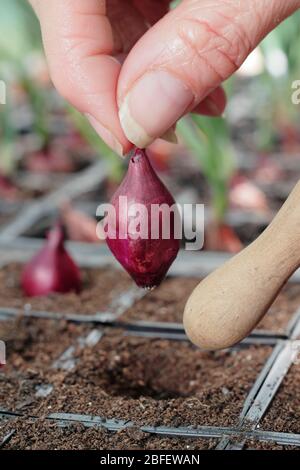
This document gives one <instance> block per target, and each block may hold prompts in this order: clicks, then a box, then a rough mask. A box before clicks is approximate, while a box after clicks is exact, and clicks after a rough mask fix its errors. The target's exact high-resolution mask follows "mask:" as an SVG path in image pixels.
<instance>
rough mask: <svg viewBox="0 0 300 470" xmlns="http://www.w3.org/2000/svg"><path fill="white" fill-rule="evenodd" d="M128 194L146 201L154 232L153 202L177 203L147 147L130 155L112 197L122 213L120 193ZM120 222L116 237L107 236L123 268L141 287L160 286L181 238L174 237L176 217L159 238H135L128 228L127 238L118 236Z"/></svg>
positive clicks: (137, 200) (132, 200) (133, 199)
mask: <svg viewBox="0 0 300 470" xmlns="http://www.w3.org/2000/svg"><path fill="white" fill-rule="evenodd" d="M120 196H127V200H128V206H130V204H131V203H139V204H143V205H145V206H146V207H147V209H148V214H149V216H148V220H147V223H148V229H149V233H151V217H150V214H151V211H150V208H151V204H167V205H169V206H172V205H173V204H175V201H174V199H173V196H172V195H171V194H170V193H169V191H168V190H167V188H166V187H165V186H164V185H163V183H162V182H161V181H160V179H159V178H158V176H157V174H156V173H155V171H154V169H153V168H152V166H151V164H150V162H149V160H148V157H147V155H146V153H145V151H144V150H140V149H136V150H135V152H134V155H133V156H132V157H131V159H130V162H129V167H128V172H127V174H126V176H125V178H124V180H123V182H122V183H121V185H120V187H119V188H118V190H117V191H116V193H115V194H114V196H113V197H112V200H111V204H113V205H114V206H115V208H116V213H117V214H118V213H119V197H120ZM119 223H120V221H119V220H117V224H116V234H117V237H116V239H113V238H110V237H109V236H108V237H107V244H108V246H109V248H110V250H111V252H112V253H113V255H114V256H115V257H116V259H117V260H118V261H119V263H120V264H121V265H122V266H123V267H124V269H125V270H126V271H127V272H128V273H129V274H130V276H131V277H132V278H133V279H134V281H135V283H136V284H137V285H138V286H139V287H143V288H147V289H151V288H154V287H157V286H158V285H159V284H160V283H161V282H162V280H163V279H164V277H165V276H166V274H167V272H168V270H169V268H170V266H171V264H172V263H173V261H174V260H175V258H176V256H177V254H178V251H179V247H180V242H179V240H178V239H175V237H174V220H173V221H171V230H170V232H171V237H170V239H169V240H165V239H163V238H162V237H161V238H159V239H156V240H151V239H147V240H144V239H140V238H139V239H137V240H135V239H133V238H132V237H131V236H130V235H129V234H128V232H127V238H126V239H124V240H123V239H119V236H118V235H119Z"/></svg>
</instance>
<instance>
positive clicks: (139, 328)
mask: <svg viewBox="0 0 300 470" xmlns="http://www.w3.org/2000/svg"><path fill="white" fill-rule="evenodd" d="M105 177H106V169H105V167H104V166H103V163H102V162H100V163H97V164H95V165H92V166H91V167H89V168H88V169H87V170H84V171H82V172H80V174H79V175H77V176H76V177H75V178H73V179H71V180H70V182H68V183H67V184H66V185H65V186H64V187H60V188H59V189H57V190H55V191H54V192H53V193H51V194H49V195H47V196H45V197H43V198H41V199H40V200H39V201H37V202H34V203H32V204H28V205H26V208H25V209H24V211H23V213H22V214H19V215H18V216H17V217H16V218H15V220H14V221H13V222H11V223H9V224H7V225H6V226H5V227H4V228H2V230H1V231H0V266H1V265H2V266H3V265H5V264H6V263H7V262H11V261H24V260H25V259H27V258H28V257H30V256H31V255H32V253H33V252H35V251H36V249H37V248H38V247H39V246H40V244H41V242H40V241H39V240H32V239H28V238H22V234H23V233H24V232H25V231H26V230H28V229H29V228H30V227H31V226H32V225H34V224H35V223H36V222H37V221H38V219H39V218H40V217H41V216H43V215H45V214H47V213H51V211H52V210H53V207H56V208H57V207H58V206H59V204H60V203H61V202H62V201H63V200H64V199H65V198H66V197H68V198H69V199H73V198H74V197H76V196H77V195H79V194H82V193H83V192H85V191H87V190H89V189H91V188H93V187H95V186H96V185H97V184H99V181H100V182H101V181H102V182H103V181H104V179H105ZM68 247H69V249H70V251H71V252H72V254H73V255H74V257H75V259H76V260H77V261H78V262H79V263H80V264H81V265H84V266H87V267H94V266H97V267H101V266H105V265H109V266H111V265H113V266H115V267H116V266H117V265H116V263H115V262H114V261H112V258H111V256H110V254H109V252H108V250H107V249H106V247H105V246H97V247H92V246H88V245H87V244H82V243H74V242H71V243H69V244H68ZM8 249H9V254H8ZM228 258H229V255H225V254H218V253H199V256H198V254H197V256H195V254H194V253H193V254H192V256H191V254H190V253H185V252H181V253H180V255H179V258H178V261H177V262H176V263H175V264H174V265H173V267H172V269H171V275H173V276H183V277H185V276H194V275H196V276H199V277H201V276H205V275H207V274H208V273H209V272H211V271H212V270H213V269H215V268H216V267H218V266H219V265H220V264H222V263H223V262H224V261H225V260H226V259H228ZM200 263H201V264H202V269H201V270H199V264H200ZM187 268H188V269H187ZM299 280H300V273H299V272H296V274H295V275H294V276H293V278H292V281H295V282H299ZM141 292H142V291H137V290H136V289H133V290H130V289H129V290H127V291H126V292H124V295H121V296H120V297H119V298H117V299H115V300H114V301H113V302H112V303H111V305H110V306H109V307H108V309H107V310H106V311H105V312H98V313H96V314H95V315H78V314H60V313H53V312H38V311H31V310H25V311H21V310H18V309H7V308H1V309H0V321H1V320H7V319H9V318H13V317H16V316H18V315H19V314H20V313H22V314H23V315H24V316H28V317H33V318H44V319H57V320H60V319H65V320H67V321H73V322H77V323H79V324H81V323H85V324H89V323H90V324H91V325H89V326H90V330H89V332H88V333H87V335H86V336H85V337H79V338H77V340H76V341H75V343H73V344H70V346H69V347H68V348H67V349H66V350H65V351H64V352H63V353H62V355H61V356H60V357H58V358H57V359H56V360H55V361H54V362H53V363H52V365H51V366H50V367H52V368H59V369H61V370H65V371H68V370H72V368H73V367H74V365H75V357H74V352H75V350H76V348H77V347H80V348H81V349H84V348H85V347H86V346H88V345H90V344H96V343H97V342H98V341H101V339H102V338H103V337H104V335H105V331H104V330H103V327H104V326H109V327H111V328H122V329H123V331H124V334H126V335H136V336H143V337H145V338H147V337H149V338H161V339H169V340H171V341H174V340H176V341H177V340H180V341H186V340H187V338H186V336H185V333H184V330H183V328H182V326H181V325H178V324H167V323H166V324H164V323H158V322H131V323H123V322H121V321H119V318H120V317H121V316H122V314H123V313H125V312H126V311H127V309H129V308H130V307H131V306H133V305H134V304H135V302H136V301H138V300H139V299H140V298H142V296H143V293H142V294H141ZM95 325H99V328H98V327H97V328H95ZM299 334H300V310H298V311H297V312H296V313H295V315H294V316H293V318H292V320H291V322H290V323H289V325H288V327H287V329H286V331H285V332H284V333H283V334H276V333H273V332H268V331H254V332H253V333H252V334H251V335H249V337H248V338H246V339H245V341H244V342H243V343H241V345H239V346H238V347H246V346H247V345H249V344H260V345H267V344H269V345H272V346H274V349H273V352H272V354H271V356H270V357H269V358H268V360H267V361H266V363H265V366H264V367H263V369H262V370H261V372H260V374H259V375H258V377H257V379H256V381H255V383H254V385H253V387H252V389H251V390H250V392H249V393H248V396H247V397H246V399H245V402H244V406H243V409H242V412H241V415H240V422H239V424H238V426H237V427H230V426H228V427H226V426H221V427H218V426H197V427H192V426H191V427H167V426H158V427H151V426H138V427H139V429H140V430H141V431H144V432H146V433H151V434H157V435H161V436H166V435H167V436H176V437H183V438H188V437H204V438H211V437H215V438H218V440H219V444H218V445H217V447H216V448H217V449H220V448H224V449H236V450H238V449H242V448H243V447H244V444H245V441H246V439H249V438H251V439H256V440H261V441H268V442H274V443H275V442H276V443H278V444H282V445H293V446H300V434H292V433H282V432H272V431H262V430H259V429H258V427H259V422H260V420H261V419H262V417H263V416H264V414H265V412H266V410H267V409H268V407H269V405H270V403H271V402H272V400H273V398H274V396H275V395H276V393H277V391H278V388H279V386H280V384H281V382H282V380H283V378H284V377H285V375H286V374H287V372H288V369H289V367H290V365H291V363H292V358H293V354H292V353H293V344H294V342H295V340H296V338H297V336H298V335H299ZM231 349H232V348H231ZM51 392H52V388H51V384H42V385H41V386H40V387H39V388H38V389H37V390H36V394H38V396H40V397H42V398H45V397H47V396H48V395H49V394H50V393H51ZM15 418H22V419H26V418H28V416H25V415H23V414H21V413H12V412H9V411H8V410H2V411H1V410H0V419H15ZM32 418H33V419H38V417H32ZM47 419H49V420H52V421H55V422H57V423H58V424H59V425H60V426H66V425H70V424H72V423H78V422H80V423H82V424H84V425H85V426H102V427H104V428H106V429H108V430H109V431H112V432H113V431H118V430H120V429H124V428H128V427H133V426H135V425H134V423H132V422H131V421H124V420H119V419H113V420H112V419H106V418H105V417H97V416H90V415H78V414H65V413H55V414H50V415H49V416H48V417H47ZM15 432H16V431H15V430H12V431H10V432H9V433H8V434H7V435H6V436H4V438H3V440H2V442H1V443H0V447H1V448H2V447H4V446H5V445H6V444H7V443H8V442H9V441H10V440H11V438H12V437H13V436H14V434H15Z"/></svg>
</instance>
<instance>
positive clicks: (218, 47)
mask: <svg viewBox="0 0 300 470" xmlns="http://www.w3.org/2000/svg"><path fill="white" fill-rule="evenodd" d="M187 20H188V21H191V22H195V23H197V24H199V25H200V26H205V27H206V29H207V31H209V32H211V33H212V34H213V36H214V37H215V38H219V39H221V44H220V46H212V47H206V48H205V49H202V50H201V51H200V53H201V54H203V53H210V52H212V51H214V50H219V51H220V53H222V54H223V55H224V56H225V57H226V58H227V59H228V61H229V62H230V63H231V64H232V66H233V68H234V69H237V68H238V67H239V65H238V63H236V62H235V61H234V59H232V58H230V56H229V53H226V52H225V51H222V49H221V48H222V47H224V48H225V44H224V40H225V41H226V43H227V45H228V46H229V47H227V49H229V50H231V49H232V48H233V44H232V42H231V41H230V40H229V39H228V38H227V37H226V36H225V35H224V34H223V33H219V32H217V30H215V29H213V28H212V27H211V26H210V24H209V23H208V22H207V21H202V20H198V19H195V18H188V19H187ZM222 43H223V44H222ZM235 56H238V54H233V57H235Z"/></svg>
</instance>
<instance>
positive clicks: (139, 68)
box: [118, 0, 300, 148]
mask: <svg viewBox="0 0 300 470" xmlns="http://www.w3.org/2000/svg"><path fill="white" fill-rule="evenodd" d="M299 7H300V1H299V0H250V1H249V0H239V1H237V0H183V1H182V2H181V4H180V5H179V6H178V7H177V8H176V9H174V10H172V11H170V12H169V13H168V14H167V15H166V16H164V17H163V18H162V19H161V20H160V21H159V22H158V23H156V25H155V26H153V27H152V28H151V29H150V30H149V31H148V32H147V33H146V34H145V35H144V36H143V37H142V38H141V39H140V40H139V41H138V42H137V44H136V45H135V46H134V48H133V49H132V51H131V52H130V54H129V56H128V57H127V59H126V61H125V63H124V64H123V67H122V71H121V75H120V77H119V81H118V104H119V108H120V112H119V115H120V121H121V124H122V128H123V130H124V132H125V135H126V136H127V138H128V140H129V141H131V142H133V143H134V144H135V145H137V146H138V147H141V148H143V147H146V146H147V145H149V144H150V143H151V142H153V140H154V139H155V138H157V137H160V136H162V135H163V134H164V133H165V132H166V131H167V130H168V129H170V128H171V127H172V126H173V125H174V124H175V123H176V121H177V120H178V119H179V118H180V117H182V116H183V115H184V114H185V113H187V112H189V111H191V110H193V109H194V108H195V107H197V106H198V105H199V104H200V103H201V102H202V101H203V100H204V99H205V98H206V97H207V96H208V95H210V93H211V92H212V91H213V90H215V89H216V88H217V87H218V86H219V85H220V84H221V82H222V81H224V80H226V79H227V78H228V77H229V76H230V75H231V74H232V73H233V72H235V70H236V69H238V68H239V67H240V65H241V64H242V62H243V61H244V60H245V58H246V57H247V55H248V54H249V53H250V52H251V51H252V50H253V49H254V48H255V47H256V46H257V44H258V43H259V42H260V41H261V40H262V39H263V37H264V36H265V35H266V34H267V33H268V32H269V31H271V30H272V29H273V28H275V27H276V26H277V25H278V24H279V23H280V22H281V21H282V20H284V19H285V18H286V17H287V16H289V15H290V14H291V13H293V12H294V11H295V10H296V9H298V8H299Z"/></svg>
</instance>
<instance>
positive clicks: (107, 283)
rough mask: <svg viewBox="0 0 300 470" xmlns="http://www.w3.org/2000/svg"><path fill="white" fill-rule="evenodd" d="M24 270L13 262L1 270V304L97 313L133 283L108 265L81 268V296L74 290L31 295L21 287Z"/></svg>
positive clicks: (126, 276) (13, 306) (41, 309)
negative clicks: (47, 294) (41, 295)
mask: <svg viewBox="0 0 300 470" xmlns="http://www.w3.org/2000/svg"><path fill="white" fill-rule="evenodd" d="M21 272H22V266H21V265H20V264H10V265H8V266H6V267H4V268H3V269H2V270H0V307H11V308H19V309H24V308H26V310H29V309H32V310H38V311H48V312H57V313H78V314H94V313H96V312H103V311H105V309H106V308H107V307H108V305H109V304H110V302H111V301H112V300H113V299H115V298H116V297H117V296H118V295H119V294H120V293H121V292H124V291H125V290H126V289H127V288H128V287H130V286H132V284H133V281H131V279H130V277H129V276H128V275H127V274H126V273H125V272H124V273H123V272H116V271H114V270H112V269H109V268H107V269H105V268H103V269H82V270H81V272H82V278H83V289H82V291H81V293H80V294H79V295H78V294H76V293H73V292H71V293H69V294H64V295H61V294H51V295H49V296H48V297H35V298H29V297H26V296H24V294H23V292H22V290H21V287H20V277H21Z"/></svg>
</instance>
